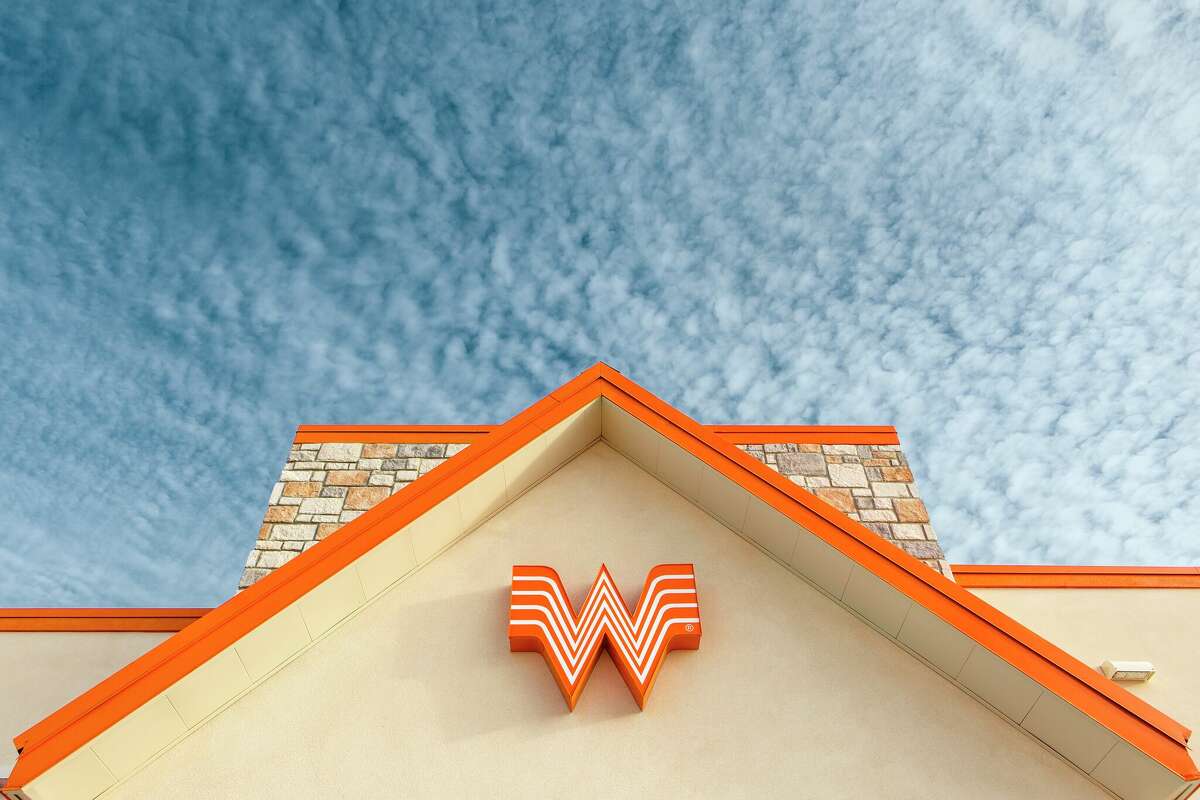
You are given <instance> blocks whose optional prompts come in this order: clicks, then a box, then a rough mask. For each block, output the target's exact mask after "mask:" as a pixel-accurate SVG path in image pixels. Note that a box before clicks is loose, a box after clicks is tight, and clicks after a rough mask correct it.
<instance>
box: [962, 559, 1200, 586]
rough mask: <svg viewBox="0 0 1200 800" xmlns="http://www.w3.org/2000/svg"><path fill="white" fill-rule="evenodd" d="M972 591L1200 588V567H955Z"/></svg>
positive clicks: (972, 565) (989, 565)
mask: <svg viewBox="0 0 1200 800" xmlns="http://www.w3.org/2000/svg"><path fill="white" fill-rule="evenodd" d="M951 569H953V570H954V577H955V579H956V580H957V581H958V584H959V585H960V586H966V587H967V588H971V589H1200V567H1079V566H1028V565H1015V564H954V565H952V567H951Z"/></svg>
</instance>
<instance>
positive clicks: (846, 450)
mask: <svg viewBox="0 0 1200 800" xmlns="http://www.w3.org/2000/svg"><path fill="white" fill-rule="evenodd" d="M821 450H822V451H824V452H825V453H826V454H828V455H831V456H856V455H858V448H857V447H856V446H854V445H852V444H823V445H821Z"/></svg>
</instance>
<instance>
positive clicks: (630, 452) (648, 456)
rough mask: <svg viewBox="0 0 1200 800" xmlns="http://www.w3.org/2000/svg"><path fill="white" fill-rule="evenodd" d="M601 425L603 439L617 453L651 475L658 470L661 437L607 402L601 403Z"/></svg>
mask: <svg viewBox="0 0 1200 800" xmlns="http://www.w3.org/2000/svg"><path fill="white" fill-rule="evenodd" d="M602 402H603V407H602V412H601V424H602V428H603V431H604V438H605V440H606V441H608V443H609V444H611V445H612V446H613V448H614V449H616V450H617V451H618V452H620V453H622V454H624V455H625V457H626V458H628V459H629V460H630V461H632V462H634V463H635V464H637V465H639V466H641V467H642V468H643V469H645V470H646V471H647V472H649V473H650V474H651V475H653V474H655V473H656V472H657V470H658V451H659V447H660V445H661V444H662V442H663V441H664V440H663V437H662V436H660V435H659V434H658V432H656V431H654V430H652V429H651V428H650V427H649V426H647V425H646V424H645V423H643V422H641V421H639V420H637V419H636V418H635V417H633V416H632V415H631V414H629V413H628V412H627V411H624V410H622V409H620V408H617V407H616V406H614V405H613V404H612V403H610V402H608V401H607V400H604V401H602Z"/></svg>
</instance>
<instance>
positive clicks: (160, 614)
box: [0, 608, 212, 632]
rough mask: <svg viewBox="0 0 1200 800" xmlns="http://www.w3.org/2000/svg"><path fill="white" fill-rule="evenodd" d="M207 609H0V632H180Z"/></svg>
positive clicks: (207, 610) (206, 611) (205, 612)
mask: <svg viewBox="0 0 1200 800" xmlns="http://www.w3.org/2000/svg"><path fill="white" fill-rule="evenodd" d="M211 610H212V609H208V608H0V631H3V632H10V631H24V632H38V631H79V632H102V631H181V630H183V629H184V628H186V627H187V626H188V625H191V624H192V623H193V622H195V621H196V620H198V619H200V617H202V616H204V615H205V614H207V613H208V612H209V611H211Z"/></svg>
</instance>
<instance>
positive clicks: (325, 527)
mask: <svg viewBox="0 0 1200 800" xmlns="http://www.w3.org/2000/svg"><path fill="white" fill-rule="evenodd" d="M340 527H342V524H341V523H340V522H322V523H321V524H320V525H318V526H317V539H318V540H321V539H324V538H325V537H326V536H328V535H329V534H331V533H333V532H334V531H336V530H337V529H338V528H340Z"/></svg>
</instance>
